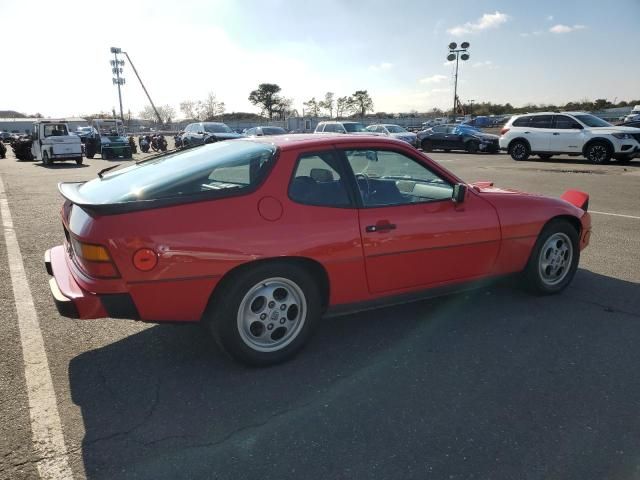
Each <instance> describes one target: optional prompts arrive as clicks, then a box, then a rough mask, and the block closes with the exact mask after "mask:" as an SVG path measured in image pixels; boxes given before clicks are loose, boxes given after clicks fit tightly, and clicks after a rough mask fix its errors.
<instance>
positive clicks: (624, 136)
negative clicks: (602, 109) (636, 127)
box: [612, 133, 633, 140]
mask: <svg viewBox="0 0 640 480" xmlns="http://www.w3.org/2000/svg"><path fill="white" fill-rule="evenodd" d="M612 135H613V136H614V137H616V138H619V139H620V140H630V139H631V138H633V137H632V136H631V135H630V134H628V133H613V134H612Z"/></svg>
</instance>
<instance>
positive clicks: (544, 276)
mask: <svg viewBox="0 0 640 480" xmlns="http://www.w3.org/2000/svg"><path fill="white" fill-rule="evenodd" d="M554 238H556V239H557V242H555V241H554ZM578 241H579V237H578V232H577V231H576V229H575V227H574V226H573V225H572V224H570V223H569V222H567V221H566V220H562V219H557V220H552V221H550V222H549V223H548V224H547V225H545V227H544V228H543V229H542V232H540V235H539V236H538V239H537V240H536V244H535V245H534V247H533V250H532V252H531V257H530V258H529V261H528V263H527V266H526V268H525V270H524V280H525V284H526V287H527V289H528V290H530V291H532V292H534V293H537V294H541V295H551V294H554V293H560V292H561V291H562V290H564V289H565V288H566V287H567V285H569V284H570V283H571V280H573V277H574V275H575V273H576V270H577V269H578V263H579V261H580V249H579V245H578ZM548 242H550V243H548ZM569 244H570V245H569ZM561 245H562V247H564V246H565V245H566V246H567V247H570V248H571V252H570V256H571V258H570V260H569V259H567V258H566V256H565V255H564V254H560V253H554V252H553V250H557V249H560V248H562V247H561ZM554 257H555V259H557V260H558V263H557V264H556V267H557V268H558V270H555V271H554V267H553V261H554ZM563 258H564V260H563ZM563 261H566V264H565V265H564V266H563V265H562V262H563ZM547 262H550V263H552V265H549V266H547V267H545V266H544V263H547ZM556 274H557V275H556ZM554 277H555V280H553V279H554ZM560 277H562V278H560ZM553 281H557V283H552V282H553Z"/></svg>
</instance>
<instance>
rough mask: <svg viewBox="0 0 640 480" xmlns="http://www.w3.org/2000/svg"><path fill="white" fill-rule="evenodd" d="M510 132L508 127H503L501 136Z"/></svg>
mask: <svg viewBox="0 0 640 480" xmlns="http://www.w3.org/2000/svg"><path fill="white" fill-rule="evenodd" d="M508 131H509V129H508V128H507V127H502V130H500V135H504V134H505V133H507V132H508Z"/></svg>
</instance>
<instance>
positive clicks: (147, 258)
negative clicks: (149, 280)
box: [133, 248, 158, 272]
mask: <svg viewBox="0 0 640 480" xmlns="http://www.w3.org/2000/svg"><path fill="white" fill-rule="evenodd" d="M157 264H158V255H157V254H156V252H154V251H153V250H151V249H150V248H141V249H140V250H138V251H136V253H134V254H133V266H134V267H136V268H137V269H138V270H140V271H142V272H148V271H149V270H153V269H154V268H155V267H156V265H157Z"/></svg>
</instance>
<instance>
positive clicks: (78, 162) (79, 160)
mask: <svg viewBox="0 0 640 480" xmlns="http://www.w3.org/2000/svg"><path fill="white" fill-rule="evenodd" d="M76 165H82V157H80V158H76Z"/></svg>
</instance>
